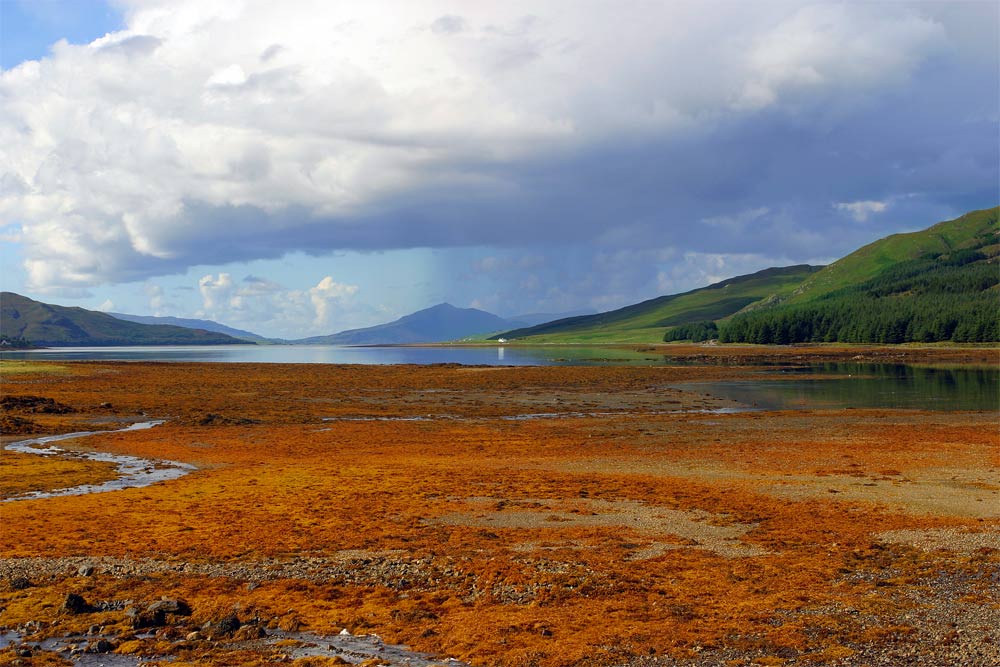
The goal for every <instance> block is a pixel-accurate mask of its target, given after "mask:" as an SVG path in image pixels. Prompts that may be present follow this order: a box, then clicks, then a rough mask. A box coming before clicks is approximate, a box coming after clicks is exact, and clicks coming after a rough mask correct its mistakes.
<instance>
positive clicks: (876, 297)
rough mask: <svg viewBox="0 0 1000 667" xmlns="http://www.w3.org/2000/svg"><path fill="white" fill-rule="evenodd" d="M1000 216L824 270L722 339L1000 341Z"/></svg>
mask: <svg viewBox="0 0 1000 667" xmlns="http://www.w3.org/2000/svg"><path fill="white" fill-rule="evenodd" d="M998 210H1000V209H996V208H993V209H988V210H983V211H974V212H972V213H968V214H966V215H964V216H962V217H960V218H958V219H956V220H950V221H947V222H942V223H940V224H937V225H934V226H933V227H930V228H928V229H926V230H924V231H921V232H914V233H911V234H896V235H893V236H889V237H886V238H884V239H881V240H879V241H876V242H875V243H872V244H870V245H867V246H865V247H864V248H861V249H860V250H858V251H856V252H854V253H851V254H850V255H848V256H846V257H844V258H843V259H841V260H838V261H837V262H834V263H833V264H831V265H830V266H828V267H827V268H825V269H823V270H822V271H820V272H818V273H816V274H815V275H814V276H812V277H811V278H810V279H808V280H806V281H805V282H804V283H803V284H802V286H801V288H799V289H798V290H795V293H794V294H793V295H792V296H791V297H790V298H788V299H785V300H781V299H776V300H771V301H770V302H769V303H768V304H766V305H763V306H761V307H759V308H756V309H749V310H748V311H746V312H744V313H741V314H739V315H738V316H736V317H734V318H732V319H731V320H730V321H729V322H727V323H725V324H724V326H722V327H721V329H720V331H719V338H720V340H722V341H723V342H749V343H779V344H783V343H799V342H824V341H825V342H832V341H839V342H857V343H903V342H937V341H952V342H992V341H998V340H1000V316H998V313H1000V263H998V259H1000V244H998V234H1000V226H998V221H997V213H998ZM669 336H670V334H669V333H668V337H669Z"/></svg>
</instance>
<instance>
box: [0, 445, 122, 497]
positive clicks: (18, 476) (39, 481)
mask: <svg viewBox="0 0 1000 667" xmlns="http://www.w3.org/2000/svg"><path fill="white" fill-rule="evenodd" d="M117 468H118V466H117V465H115V464H114V463H112V462H108V461H87V460H84V459H79V458H72V459H69V458H57V457H48V456H36V455H33V454H21V453H18V452H7V451H5V452H3V453H2V454H0V500H2V499H5V498H13V497H16V496H22V495H24V494H27V493H33V492H36V491H53V490H55V489H64V488H68V487H74V486H82V485H84V484H101V483H103V482H106V481H108V480H111V479H114V478H115V477H117V472H116V471H117Z"/></svg>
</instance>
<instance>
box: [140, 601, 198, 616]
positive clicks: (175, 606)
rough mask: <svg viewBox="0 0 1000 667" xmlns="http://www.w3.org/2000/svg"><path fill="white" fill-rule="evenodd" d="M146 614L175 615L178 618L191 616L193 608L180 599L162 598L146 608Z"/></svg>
mask: <svg viewBox="0 0 1000 667" xmlns="http://www.w3.org/2000/svg"><path fill="white" fill-rule="evenodd" d="M146 612H147V613H150V614H161V613H162V614H174V615H176V616H190V615H191V606H190V605H189V604H188V603H187V602H185V601H184V600H181V599H180V598H177V599H171V598H161V599H160V600H157V601H156V602H153V603H152V604H150V605H149V606H148V607H146Z"/></svg>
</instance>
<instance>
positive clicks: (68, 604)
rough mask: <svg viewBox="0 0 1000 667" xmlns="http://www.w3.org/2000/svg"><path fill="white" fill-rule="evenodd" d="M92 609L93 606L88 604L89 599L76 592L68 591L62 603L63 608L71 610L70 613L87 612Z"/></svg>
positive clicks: (67, 610) (66, 610)
mask: <svg viewBox="0 0 1000 667" xmlns="http://www.w3.org/2000/svg"><path fill="white" fill-rule="evenodd" d="M92 609H93V608H92V607H91V606H90V605H89V604H87V601H86V600H84V599H83V597H82V596H80V595H77V594H76V593H67V594H66V599H65V600H63V604H62V610H63V611H65V612H69V613H70V614H86V613H89V612H90V611H91V610H92Z"/></svg>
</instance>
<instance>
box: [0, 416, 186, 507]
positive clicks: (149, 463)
mask: <svg viewBox="0 0 1000 667" xmlns="http://www.w3.org/2000/svg"><path fill="white" fill-rule="evenodd" d="M162 423H163V421H162V420H154V421H147V422H138V423H135V424H130V425H129V426H126V427H125V428H121V429H117V430H114V431H79V432H77V433H63V434H61V435H48V436H45V437H42V438H31V439H28V440H19V441H17V442H12V443H10V444H9V445H7V446H6V447H5V448H4V449H6V450H7V451H11V452H18V453H21V454H36V455H39V456H59V457H63V458H78V459H83V460H87V461H101V462H105V463H114V464H115V465H116V466H118V468H117V470H116V471H115V472H116V474H117V477H115V479H109V480H108V481H106V482H102V483H100V484H81V485H80V486H71V487H68V488H65V489H55V490H53V491H32V492H30V493H25V494H22V495H19V496H14V497H12V498H5V499H4V500H3V501H2V502H11V501H14V500H28V499H35V498H54V497H56V496H82V495H84V494H87V493H105V492H107V491H118V490H121V489H130V488H136V487H141V486H149V485H150V484H155V483H157V482H165V481H167V480H171V479H177V478H178V477H182V476H184V475H186V474H188V473H189V472H191V471H192V470H194V469H195V468H194V466H192V465H190V464H187V463H181V462H180V461H155V460H151V459H141V458H139V457H137V456H126V455H124V454H110V453H107V452H78V451H70V450H66V449H63V448H62V447H56V446H54V445H52V444H50V443H53V442H60V441H62V440H72V439H75V438H84V437H86V436H89V435H100V434H102V433H121V432H123V431H141V430H145V429H148V428H153V427H154V426H157V425H159V424H162Z"/></svg>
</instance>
